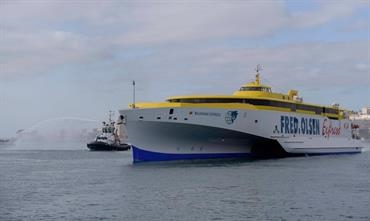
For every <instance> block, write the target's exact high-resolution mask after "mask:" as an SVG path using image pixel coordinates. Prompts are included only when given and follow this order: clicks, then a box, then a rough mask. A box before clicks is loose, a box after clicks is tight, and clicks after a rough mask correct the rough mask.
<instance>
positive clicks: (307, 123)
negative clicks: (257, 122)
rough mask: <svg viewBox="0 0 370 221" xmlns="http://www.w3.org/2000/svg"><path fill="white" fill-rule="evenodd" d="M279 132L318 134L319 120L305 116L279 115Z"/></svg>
mask: <svg viewBox="0 0 370 221" xmlns="http://www.w3.org/2000/svg"><path fill="white" fill-rule="evenodd" d="M280 133H283V134H304V135H320V120H319V119H315V118H306V117H301V118H298V117H293V116H281V117H280Z"/></svg>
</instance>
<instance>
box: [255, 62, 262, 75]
mask: <svg viewBox="0 0 370 221" xmlns="http://www.w3.org/2000/svg"><path fill="white" fill-rule="evenodd" d="M254 70H256V72H257V74H259V72H260V71H262V70H263V68H262V65H261V64H257V67H256V68H255V69H254Z"/></svg>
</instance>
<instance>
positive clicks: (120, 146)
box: [87, 111, 131, 151]
mask: <svg viewBox="0 0 370 221" xmlns="http://www.w3.org/2000/svg"><path fill="white" fill-rule="evenodd" d="M123 121H124V117H123V116H122V115H121V116H120V117H119V118H118V120H117V122H116V123H115V122H114V121H112V111H110V112H109V120H108V122H105V121H104V122H103V126H102V127H101V128H100V130H99V134H98V135H97V136H96V138H95V141H93V142H90V143H88V144H87V148H89V149H90V150H91V151H126V150H130V149H131V145H130V144H128V143H127V142H125V140H127V135H126V134H127V133H125V131H126V130H125V128H124V125H123Z"/></svg>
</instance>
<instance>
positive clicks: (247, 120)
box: [119, 107, 362, 162]
mask: <svg viewBox="0 0 370 221" xmlns="http://www.w3.org/2000/svg"><path fill="white" fill-rule="evenodd" d="M171 109H173V110H172V111H171ZM119 112H120V114H122V115H123V116H125V120H126V122H125V125H126V128H127V132H128V137H129V142H130V143H131V144H132V145H133V161H134V162H139V161H162V160H182V159H208V158H240V157H242V158H244V157H256V156H282V155H289V154H340V153H359V152H361V149H362V144H361V142H360V141H359V140H356V139H353V138H352V129H351V126H350V125H351V122H350V121H349V120H330V119H328V118H326V117H322V116H316V115H304V114H297V113H287V112H279V111H266V110H249V109H232V108H230V109H224V108H219V109H216V108H183V107H177V108H145V109H128V110H120V111H119Z"/></svg>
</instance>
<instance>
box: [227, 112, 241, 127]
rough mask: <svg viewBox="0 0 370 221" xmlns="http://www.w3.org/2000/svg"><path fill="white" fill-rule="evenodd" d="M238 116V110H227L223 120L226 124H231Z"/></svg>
mask: <svg viewBox="0 0 370 221" xmlns="http://www.w3.org/2000/svg"><path fill="white" fill-rule="evenodd" d="M237 117H238V111H228V112H227V113H226V116H225V122H226V123H227V124H232V123H234V121H235V120H236V118H237Z"/></svg>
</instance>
